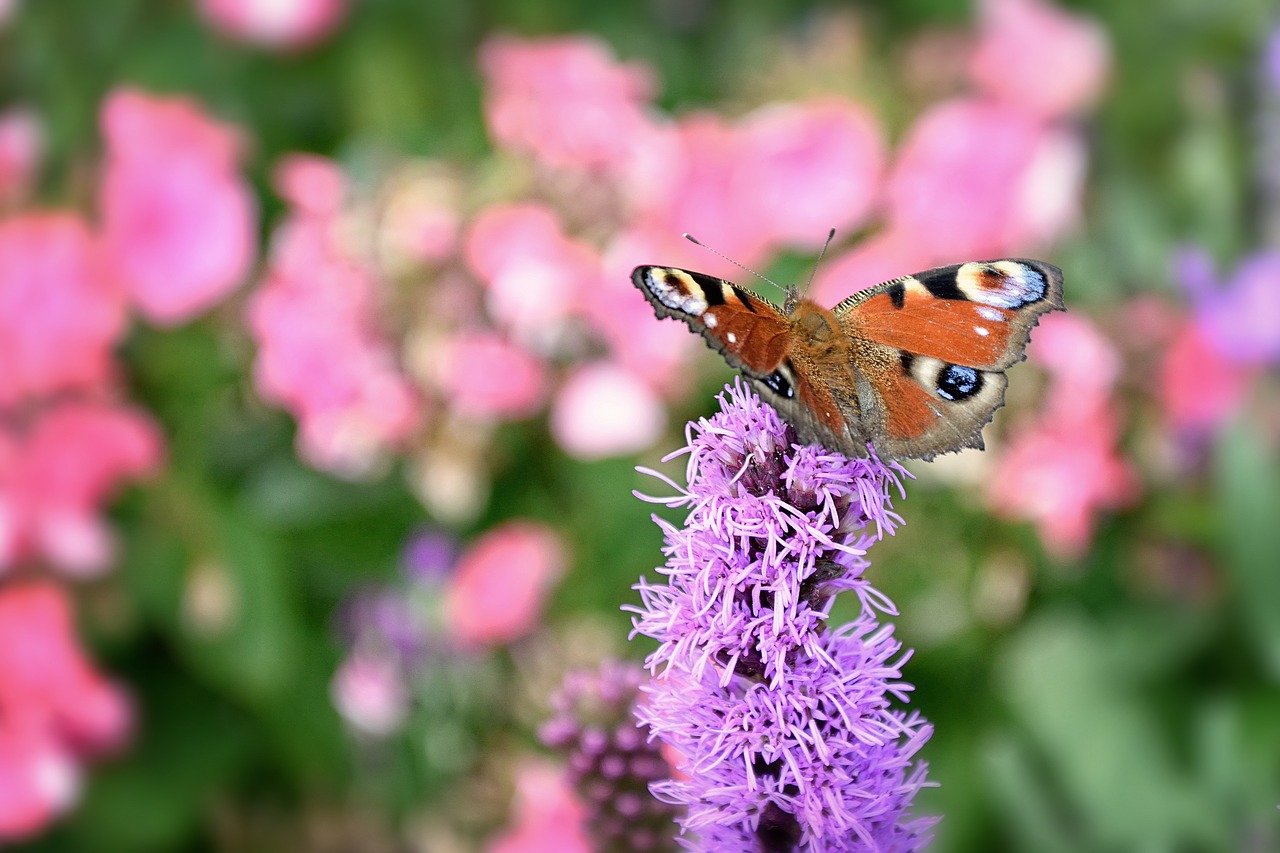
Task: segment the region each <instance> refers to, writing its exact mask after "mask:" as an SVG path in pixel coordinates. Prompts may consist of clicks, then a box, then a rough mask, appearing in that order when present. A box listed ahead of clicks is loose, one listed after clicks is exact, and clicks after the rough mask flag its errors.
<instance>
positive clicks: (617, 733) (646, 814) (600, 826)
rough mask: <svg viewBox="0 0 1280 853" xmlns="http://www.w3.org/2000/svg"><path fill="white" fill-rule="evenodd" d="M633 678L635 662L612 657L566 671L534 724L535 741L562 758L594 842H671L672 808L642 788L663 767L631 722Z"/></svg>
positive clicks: (659, 776)
mask: <svg viewBox="0 0 1280 853" xmlns="http://www.w3.org/2000/svg"><path fill="white" fill-rule="evenodd" d="M640 681H641V673H640V671H639V670H638V669H632V668H630V667H627V666H625V665H624V664H621V663H617V662H607V663H605V664H603V665H602V666H601V667H600V669H599V671H598V672H571V673H569V675H568V676H566V677H565V680H564V684H563V685H562V686H561V688H560V691H559V692H558V693H557V694H556V695H555V696H553V697H552V699H551V705H552V709H553V710H554V712H555V715H554V716H553V717H552V718H551V719H550V720H549V721H548V722H547V724H546V725H545V726H543V728H542V731H541V737H542V742H543V743H545V744H546V745H547V746H550V747H553V748H555V749H558V750H560V751H562V752H564V753H565V754H566V755H567V756H568V758H569V767H568V776H569V781H570V783H571V784H572V785H573V787H574V789H575V790H576V791H577V792H578V796H579V797H580V798H581V800H582V802H583V804H584V805H585V806H586V809H587V816H586V830H587V833H588V834H589V835H590V836H591V838H592V841H594V842H595V844H596V849H599V850H633V851H636V853H645V851H653V853H658V851H665V850H675V849H676V848H675V841H674V839H673V836H674V835H675V827H674V824H673V823H672V821H673V820H674V819H675V817H676V814H677V812H676V809H675V807H674V806H672V805H670V804H669V803H665V802H663V801H661V800H658V799H656V798H655V797H654V796H653V795H652V794H651V793H649V786H650V785H651V784H653V783H655V782H659V781H661V780H663V779H666V778H667V777H668V776H669V775H670V774H669V772H668V770H667V762H666V760H665V759H664V758H663V757H662V753H661V751H660V750H659V748H658V746H657V745H656V744H654V743H652V742H650V741H648V740H646V738H645V735H644V732H643V731H642V730H641V729H639V728H637V727H636V721H635V717H634V716H633V713H634V709H635V705H636V702H637V701H638V700H639V699H640Z"/></svg>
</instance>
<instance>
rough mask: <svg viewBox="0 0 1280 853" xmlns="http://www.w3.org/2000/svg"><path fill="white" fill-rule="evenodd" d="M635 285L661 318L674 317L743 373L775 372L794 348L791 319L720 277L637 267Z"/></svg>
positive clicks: (672, 269) (633, 278)
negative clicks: (792, 347) (687, 325)
mask: <svg viewBox="0 0 1280 853" xmlns="http://www.w3.org/2000/svg"><path fill="white" fill-rule="evenodd" d="M631 281H632V282H633V283H634V284H635V286H636V287H638V288H640V292H641V293H643V294H644V295H645V298H646V299H648V300H649V302H650V304H652V305H653V308H654V313H655V314H657V315H658V316H659V317H675V318H677V319H680V320H683V321H685V322H686V323H688V324H689V328H691V329H693V330H694V331H695V332H698V333H699V334H701V335H702V337H704V338H705V339H706V341H707V345H708V346H710V347H711V348H712V349H714V350H717V351H718V352H719V353H720V354H721V355H723V356H724V358H725V361H727V362H729V364H730V365H731V366H733V367H735V368H737V369H739V370H742V371H745V372H747V373H749V374H754V375H756V376H768V375H769V374H772V373H773V372H774V371H776V370H777V369H778V368H779V366H780V365H781V364H782V362H783V360H784V359H786V357H787V353H788V352H789V350H790V346H791V341H790V334H789V332H790V329H789V326H788V323H787V318H786V317H785V316H783V314H782V312H781V311H779V310H778V309H777V308H775V307H774V306H773V305H772V304H770V303H769V302H767V301H766V300H764V299H761V298H760V297H759V296H756V295H755V294H754V293H752V292H751V291H749V290H747V289H746V288H743V287H738V286H737V285H736V284H734V283H732V282H729V281H725V280H724V279H721V278H716V277H715V276H710V275H704V274H702V273H697V272H690V271H689V270H681V269H674V268H672V267H652V266H643V267H636V268H635V270H634V271H632V273H631Z"/></svg>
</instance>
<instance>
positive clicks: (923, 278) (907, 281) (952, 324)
mask: <svg viewBox="0 0 1280 853" xmlns="http://www.w3.org/2000/svg"><path fill="white" fill-rule="evenodd" d="M1062 307H1063V305H1062V271H1061V270H1060V269H1058V268H1057V267H1055V266H1052V265H1051V264H1046V263H1042V262H1040V261H1032V260H1022V259H1015V260H999V261H987V262H973V263H967V264H957V265H954V266H948V267H939V268H937V269H932V270H928V271H926V272H922V273H917V274H915V275H912V276H906V277H904V278H900V279H894V280H893V281H887V282H885V283H883V284H879V285H877V286H875V287H872V288H869V289H867V290H864V291H861V292H859V293H856V294H854V295H853V296H851V297H849V298H848V299H846V300H845V301H844V302H841V303H840V304H839V305H837V306H836V307H835V309H834V313H835V315H836V317H837V320H838V321H839V323H840V327H841V329H842V330H843V331H844V332H845V334H847V335H848V336H849V337H850V339H851V344H852V351H853V362H854V367H855V369H856V371H857V373H858V374H859V376H858V379H857V384H858V400H859V405H860V410H861V417H862V420H863V423H864V426H865V428H866V429H867V431H868V432H869V433H870V434H871V436H872V441H873V443H874V444H875V446H876V448H877V449H878V450H880V451H881V452H884V453H886V454H888V455H891V456H899V457H919V458H923V459H931V458H933V457H934V456H936V455H938V454H939V453H948V452H951V451H953V450H959V449H961V448H964V447H979V448H980V447H982V428H983V426H985V425H986V424H987V423H988V422H990V420H991V417H992V416H993V415H994V414H995V410H996V409H998V408H999V407H1000V406H1001V405H1002V404H1003V403H1004V391H1005V386H1006V385H1007V379H1006V377H1005V375H1004V371H1005V370H1007V369H1008V368H1009V367H1011V366H1012V365H1014V364H1016V363H1017V362H1019V361H1021V360H1022V359H1023V358H1024V357H1025V350H1026V346H1027V341H1028V340H1029V339H1030V335H1031V328H1032V327H1033V326H1034V325H1035V324H1036V323H1037V322H1038V321H1039V318H1040V317H1041V315H1043V314H1045V313H1047V312H1049V311H1053V310H1055V309H1061V308H1062Z"/></svg>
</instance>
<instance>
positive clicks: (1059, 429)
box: [987, 314, 1139, 559]
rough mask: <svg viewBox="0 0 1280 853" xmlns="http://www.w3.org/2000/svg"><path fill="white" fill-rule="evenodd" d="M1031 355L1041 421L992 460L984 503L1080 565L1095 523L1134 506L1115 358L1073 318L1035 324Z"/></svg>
mask: <svg viewBox="0 0 1280 853" xmlns="http://www.w3.org/2000/svg"><path fill="white" fill-rule="evenodd" d="M1034 337H1035V344H1034V346H1033V347H1032V349H1031V353H1032V357H1033V359H1034V360H1035V361H1036V362H1038V363H1040V364H1041V365H1043V366H1044V367H1045V369H1046V370H1047V372H1048V374H1049V378H1050V385H1049V389H1048V391H1047V392H1046V394H1045V398H1046V400H1045V405H1044V407H1043V409H1042V411H1041V413H1040V415H1039V416H1038V417H1037V418H1036V419H1034V420H1033V421H1031V422H1030V423H1028V424H1025V425H1023V427H1022V429H1021V430H1019V431H1017V432H1015V434H1014V436H1013V438H1012V439H1011V441H1010V442H1009V444H1008V446H1007V447H1005V448H1004V450H1003V452H1002V453H1000V454H999V455H998V456H997V458H996V470H995V473H994V475H993V476H992V477H991V479H990V480H989V481H988V483H987V486H988V488H987V500H988V503H989V504H990V506H991V507H992V508H993V509H994V510H995V511H997V512H999V513H1001V514H1003V515H1005V516H1007V517H1009V518H1020V519H1025V520H1028V521H1032V522H1034V523H1035V524H1036V526H1037V528H1038V529H1039V532H1040V538H1041V539H1042V540H1043V541H1044V543H1045V547H1046V548H1047V549H1048V550H1049V551H1050V552H1051V553H1053V554H1055V555H1057V556H1058V557H1060V558H1064V559H1075V558H1078V557H1080V556H1081V555H1082V554H1083V553H1084V552H1085V550H1086V549H1087V548H1088V545H1089V542H1090V540H1091V539H1092V537H1093V528H1094V525H1095V523H1096V518H1097V515H1098V514H1099V513H1100V512H1103V511H1106V510H1113V509H1118V508H1121V507H1124V506H1127V505H1128V504H1130V503H1132V502H1133V501H1134V500H1135V499H1136V498H1137V496H1138V490H1139V480H1138V476H1137V472H1136V471H1135V470H1134V469H1133V466H1132V465H1131V464H1130V463H1129V462H1128V461H1127V460H1125V459H1124V458H1123V457H1122V456H1121V455H1120V454H1119V450H1118V444H1119V440H1120V431H1121V418H1120V413H1119V410H1118V408H1117V406H1116V404H1115V402H1114V399H1113V397H1112V393H1113V390H1114V384H1115V382H1116V380H1117V379H1118V378H1119V375H1120V357H1119V354H1118V353H1117V352H1116V351H1115V348H1114V347H1113V346H1112V344H1111V343H1110V341H1108V340H1107V339H1106V337H1105V336H1103V335H1102V333H1101V332H1100V331H1099V330H1098V329H1097V328H1096V327H1095V326H1094V325H1093V324H1092V323H1091V322H1089V320H1087V319H1086V318H1084V317H1082V316H1081V315H1078V314H1065V315H1058V314H1055V315H1053V316H1051V317H1046V318H1044V319H1043V320H1042V321H1041V327H1040V328H1039V329H1037V330H1036V332H1035V336H1034Z"/></svg>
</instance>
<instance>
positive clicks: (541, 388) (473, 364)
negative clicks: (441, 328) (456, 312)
mask: <svg viewBox="0 0 1280 853" xmlns="http://www.w3.org/2000/svg"><path fill="white" fill-rule="evenodd" d="M434 368H435V373H436V382H437V385H438V386H439V388H440V390H441V392H442V393H443V394H444V395H445V397H446V398H447V399H448V401H449V405H450V407H451V408H453V409H454V410H456V411H457V412H458V413H459V414H461V415H464V416H466V417H470V418H479V419H484V420H487V419H498V420H519V419H522V418H527V417H531V416H532V415H533V414H535V413H536V412H537V411H538V409H540V408H541V407H542V403H543V401H544V400H545V398H546V394H547V371H546V368H545V367H544V365H543V362H542V360H541V359H539V358H538V357H537V356H535V355H533V354H532V353H530V352H529V351H528V350H526V349H523V348H522V347H520V346H517V345H516V344H513V343H511V342H510V341H508V340H506V339H505V338H504V337H502V335H499V334H497V333H496V332H492V331H483V330H481V331H464V332H459V333H458V334H456V335H453V336H452V337H450V338H448V339H446V340H445V341H444V342H443V343H442V344H441V345H440V348H439V354H438V357H437V359H436V360H435V362H434Z"/></svg>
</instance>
